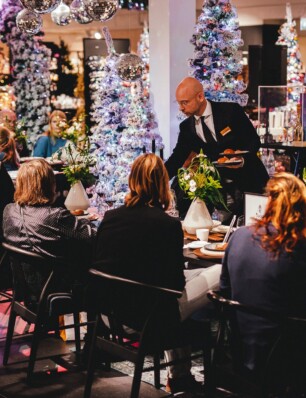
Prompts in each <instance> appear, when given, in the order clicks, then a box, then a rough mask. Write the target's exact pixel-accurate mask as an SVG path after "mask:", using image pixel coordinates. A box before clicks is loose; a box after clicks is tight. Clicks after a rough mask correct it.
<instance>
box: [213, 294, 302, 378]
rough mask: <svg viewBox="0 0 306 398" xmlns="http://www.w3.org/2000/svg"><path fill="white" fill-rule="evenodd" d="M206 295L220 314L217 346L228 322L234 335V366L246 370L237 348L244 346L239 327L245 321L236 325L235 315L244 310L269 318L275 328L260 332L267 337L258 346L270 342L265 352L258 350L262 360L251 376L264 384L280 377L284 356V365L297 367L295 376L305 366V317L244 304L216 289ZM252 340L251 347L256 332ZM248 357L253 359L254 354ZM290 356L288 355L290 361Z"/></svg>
mask: <svg viewBox="0 0 306 398" xmlns="http://www.w3.org/2000/svg"><path fill="white" fill-rule="evenodd" d="M207 296H208V298H209V299H210V300H211V301H212V302H213V303H214V304H215V306H216V308H217V310H218V313H219V315H220V325H221V326H220V329H219V334H218V339H217V340H219V341H217V345H220V344H221V345H222V342H221V343H220V341H222V340H223V341H224V332H225V329H226V327H227V325H228V322H229V323H230V326H231V332H232V333H233V334H234V336H231V338H232V343H233V344H232V348H234V351H232V353H233V354H234V355H235V354H236V357H235V358H234V364H235V365H236V368H237V367H238V368H241V369H246V368H244V367H243V365H244V364H243V363H242V362H243V358H245V356H244V354H243V355H242V351H239V349H240V348H241V347H240V346H241V345H242V346H243V344H244V343H245V341H246V340H245V336H244V330H241V329H242V327H243V325H244V326H245V323H241V324H239V322H237V318H236V316H237V315H238V314H239V313H245V314H249V315H251V316H254V317H256V318H258V317H259V318H262V319H264V320H267V321H269V322H270V324H274V325H275V329H274V330H272V333H271V334H269V333H270V332H271V330H269V327H267V328H266V330H263V331H262V333H263V334H261V335H260V337H262V336H263V335H264V334H265V333H267V336H268V337H267V339H266V340H264V338H263V340H262V341H261V345H262V346H261V347H260V345H258V346H259V347H260V348H263V347H264V346H263V344H264V342H265V341H267V342H269V344H268V345H267V349H266V351H264V350H263V351H262V352H260V355H258V359H260V360H262V362H259V363H261V366H260V367H255V368H254V369H255V373H254V375H257V377H258V376H259V377H260V378H261V380H265V382H266V383H271V380H272V378H273V377H274V379H275V378H277V379H280V378H281V376H280V371H283V374H285V375H287V374H288V368H286V369H285V370H283V369H284V367H283V365H282V364H283V363H284V361H283V359H284V358H286V360H285V362H288V364H286V366H287V365H289V367H291V369H290V370H292V369H293V363H294V364H295V365H294V366H295V369H296V368H297V369H298V371H294V373H295V376H294V377H296V376H297V374H298V373H300V372H301V369H305V365H304V362H305V360H304V358H305V354H306V337H305V336H306V319H304V318H298V317H295V316H287V315H286V314H283V313H280V312H277V311H273V310H269V309H266V308H258V307H254V306H252V305H245V304H242V303H240V302H238V301H235V300H229V299H227V298H225V297H223V296H222V295H220V294H219V293H218V292H215V291H209V292H208V293H207ZM250 319H251V318H250ZM248 327H249V326H248ZM241 336H242V339H241ZM251 339H252V340H251V343H252V344H251V345H252V346H253V349H254V346H255V344H256V338H255V334H253V335H252V336H251ZM242 340H243V343H242ZM254 352H255V351H254ZM241 355H242V356H241ZM251 358H256V356H254V357H251ZM289 358H291V360H290V359H289ZM249 363H250V359H249ZM254 363H255V362H254ZM297 364H298V365H297ZM280 367H281V369H280ZM275 375H276V376H275ZM303 377H304V376H303ZM267 380H268V381H267Z"/></svg>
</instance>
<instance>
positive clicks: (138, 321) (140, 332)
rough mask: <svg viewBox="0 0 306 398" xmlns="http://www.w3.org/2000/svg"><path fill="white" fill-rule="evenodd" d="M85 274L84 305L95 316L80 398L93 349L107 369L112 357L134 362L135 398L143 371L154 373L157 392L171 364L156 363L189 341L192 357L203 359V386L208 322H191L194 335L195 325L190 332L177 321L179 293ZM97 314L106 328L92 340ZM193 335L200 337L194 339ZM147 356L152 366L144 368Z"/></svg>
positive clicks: (91, 367)
mask: <svg viewBox="0 0 306 398" xmlns="http://www.w3.org/2000/svg"><path fill="white" fill-rule="evenodd" d="M89 274H90V280H89V298H88V305H89V306H90V308H91V310H92V311H93V312H94V313H95V319H96V324H95V328H94V331H93V332H92V339H91V347H90V355H89V363H88V372H87V380H86V386H85V391H84V398H89V397H90V395H91V388H92V382H93V376H94V367H95V360H94V359H95V358H94V356H95V354H96V348H95V347H96V346H97V347H98V348H100V349H101V351H102V355H104V356H105V363H106V364H107V365H108V366H110V362H111V361H112V358H115V359H116V360H118V358H120V359H122V360H123V359H124V360H128V361H131V362H134V363H135V370H134V377H133V382H132V389H131V393H130V397H131V398H136V397H138V395H139V389H140V382H141V375H142V372H145V371H152V370H153V371H154V384H155V387H156V388H159V387H160V369H161V368H164V367H166V366H168V365H169V364H170V363H160V362H161V361H160V358H161V357H163V351H164V350H165V349H173V348H177V347H183V346H186V345H187V344H190V343H191V342H192V341H193V342H194V343H195V341H196V340H197V343H198V345H197V350H198V351H197V354H196V355H197V357H199V356H201V357H202V358H203V362H204V364H205V375H204V377H205V381H207V380H208V378H209V376H208V372H209V367H210V355H211V350H210V346H209V336H210V323H209V322H200V323H198V322H195V323H196V329H197V330H196V333H193V332H194V330H192V328H193V327H194V324H193V327H191V324H190V323H188V321H185V322H180V320H179V313H178V305H177V298H178V297H180V296H181V293H182V292H180V291H176V290H172V289H167V288H164V287H160V286H154V285H149V284H146V283H141V282H138V281H135V280H131V279H126V278H122V277H119V276H115V275H112V274H108V273H105V272H101V271H99V270H97V269H93V268H92V269H90V270H89ZM144 301H145V303H146V304H145V305H144ZM148 303H149V304H148ZM101 314H102V315H104V316H106V317H107V319H108V323H109V325H108V327H107V328H105V327H104V328H103V330H104V332H100V333H99V335H97V334H98V333H97V331H98V329H99V323H100V322H101ZM126 326H127V327H129V328H131V329H132V330H133V333H127V332H126V331H125V328H126ZM105 330H106V331H105ZM196 334H197V335H198V337H199V338H197V339H195V335H196ZM205 337H207V339H206V338H205ZM147 355H151V356H152V358H153V363H154V365H153V366H152V367H149V368H148V367H146V368H145V369H144V359H145V357H146V356H147ZM185 359H186V360H187V359H190V358H185ZM181 360H184V359H181ZM172 363H173V362H172ZM206 371H207V373H206ZM204 388H205V387H203V389H204Z"/></svg>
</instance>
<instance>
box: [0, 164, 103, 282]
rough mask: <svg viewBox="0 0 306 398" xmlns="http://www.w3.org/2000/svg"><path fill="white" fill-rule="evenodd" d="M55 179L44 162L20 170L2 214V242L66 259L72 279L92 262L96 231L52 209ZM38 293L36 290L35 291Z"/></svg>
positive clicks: (75, 218)
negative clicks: (12, 197) (9, 202)
mask: <svg viewBox="0 0 306 398" xmlns="http://www.w3.org/2000/svg"><path fill="white" fill-rule="evenodd" d="M55 196H56V193H55V177H54V173H53V170H52V167H51V166H50V165H49V164H48V163H47V162H46V161H45V160H44V159H34V160H32V161H30V162H27V163H24V164H22V165H21V166H20V169H19V171H18V174H17V179H16V191H15V195H14V199H15V203H12V204H9V205H7V206H6V208H5V210H4V214H3V236H4V240H5V241H6V242H7V243H9V244H11V245H13V246H17V247H20V248H22V249H25V250H29V251H33V252H35V253H38V254H41V255H45V256H51V257H61V258H64V259H67V264H69V265H71V267H73V269H72V271H71V270H70V279H71V280H72V279H73V278H72V277H71V272H73V276H74V277H77V276H79V275H80V274H81V273H82V271H83V270H85V269H87V267H88V266H89V265H90V262H91V252H92V244H93V240H94V237H95V235H96V228H95V227H94V226H92V224H91V223H90V221H89V220H87V219H79V218H77V217H75V216H73V215H72V214H71V213H70V212H69V211H68V210H66V209H63V208H61V207H53V206H52V204H53V202H54V199H55ZM37 290H39V287H38V288H37Z"/></svg>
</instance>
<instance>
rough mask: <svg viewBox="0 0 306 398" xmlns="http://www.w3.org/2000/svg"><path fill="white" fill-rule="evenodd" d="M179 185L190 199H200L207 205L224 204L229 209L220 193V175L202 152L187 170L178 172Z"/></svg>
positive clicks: (183, 169)
mask: <svg viewBox="0 0 306 398" xmlns="http://www.w3.org/2000/svg"><path fill="white" fill-rule="evenodd" d="M178 183H179V186H180V188H181V189H182V190H183V191H184V192H185V193H186V194H187V196H188V197H189V199H195V198H199V199H201V200H203V201H204V202H206V203H207V202H209V203H211V204H213V205H217V204H222V205H223V206H224V207H225V208H227V207H226V204H225V202H224V199H223V196H222V193H221V191H220V189H221V188H222V185H221V183H220V175H219V173H218V171H217V169H216V168H215V167H214V166H213V164H212V163H211V162H210V161H209V160H208V158H207V157H206V155H204V154H203V152H202V150H201V152H200V154H199V155H197V156H195V157H194V158H193V159H192V161H191V163H190V165H189V166H188V167H187V168H184V167H181V168H180V169H179V170H178Z"/></svg>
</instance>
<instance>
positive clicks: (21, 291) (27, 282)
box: [2, 242, 63, 311]
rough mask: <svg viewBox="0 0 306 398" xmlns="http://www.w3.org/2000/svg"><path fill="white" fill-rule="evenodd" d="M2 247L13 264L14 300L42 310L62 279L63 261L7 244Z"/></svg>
mask: <svg viewBox="0 0 306 398" xmlns="http://www.w3.org/2000/svg"><path fill="white" fill-rule="evenodd" d="M2 247H3V249H4V250H5V252H6V253H7V255H8V257H9V258H10V262H11V269H12V274H13V287H14V289H13V290H14V291H13V294H14V300H17V301H23V302H24V303H25V305H26V306H28V307H29V308H30V307H31V306H33V308H34V307H37V308H36V309H37V311H39V310H40V308H41V310H42V308H43V307H44V306H45V303H46V300H47V298H48V295H49V294H50V293H52V292H54V291H55V290H54V288H55V287H56V283H57V281H58V280H59V279H60V267H61V266H62V264H63V263H62V259H59V258H52V257H46V256H42V255H40V254H37V253H34V252H31V251H28V250H24V249H21V248H19V247H16V246H13V245H10V244H8V243H5V242H3V243H2Z"/></svg>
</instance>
